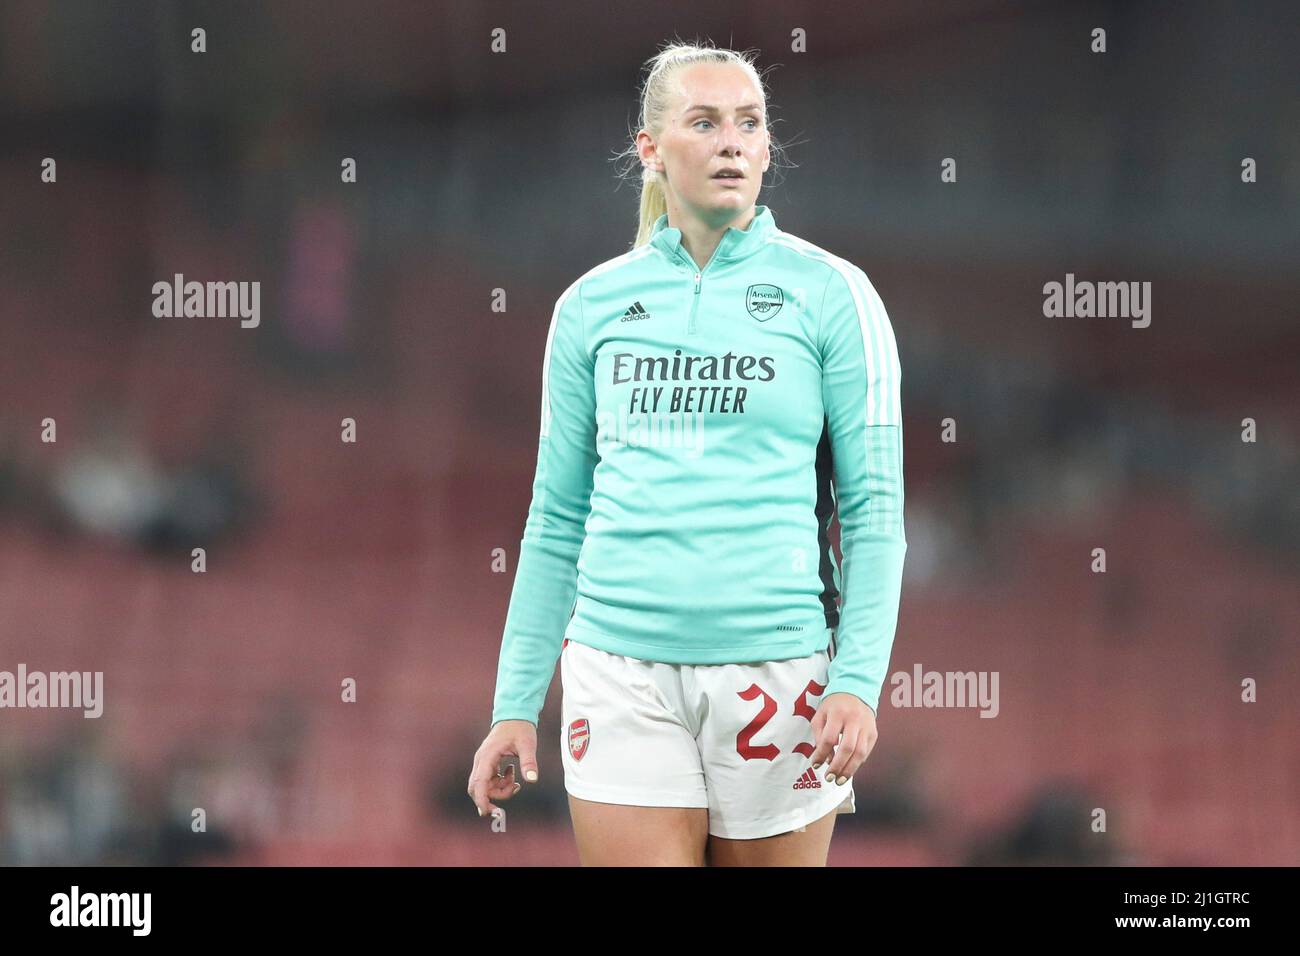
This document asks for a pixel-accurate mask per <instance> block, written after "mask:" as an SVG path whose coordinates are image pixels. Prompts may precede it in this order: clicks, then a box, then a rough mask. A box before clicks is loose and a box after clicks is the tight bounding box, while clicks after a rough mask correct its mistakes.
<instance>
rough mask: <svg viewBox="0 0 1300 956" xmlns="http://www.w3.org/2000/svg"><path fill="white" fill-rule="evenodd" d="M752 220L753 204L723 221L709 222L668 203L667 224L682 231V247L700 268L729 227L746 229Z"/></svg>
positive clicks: (707, 262)
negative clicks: (684, 212)
mask: <svg viewBox="0 0 1300 956" xmlns="http://www.w3.org/2000/svg"><path fill="white" fill-rule="evenodd" d="M753 220H754V207H753V206H750V207H749V208H748V209H745V210H743V211H742V212H740V213H739V214H737V215H736V216H735V217H733V218H732V219H729V220H726V221H725V222H722V223H711V222H706V221H703V220H701V219H699V218H697V217H695V216H687V215H685V214H683V213H682V211H681V207H679V206H676V204H675V203H669V204H668V225H670V226H672V227H674V228H676V229H680V230H681V231H682V247H683V248H684V249H685V250H686V252H687V253H688V254H689V255H690V257H691V258H692V259H694V260H695V264H696V265H697V266H698V267H699V268H700V269H703V268H704V267H705V266H706V265H708V264H709V260H710V259H711V258H713V253H714V252H716V251H717V249H718V243H720V242H721V241H722V237H723V235H725V234H726V231H727V230H728V229H729V228H731V227H733V226H734V227H735V228H737V229H746V228H748V227H749V224H750V223H751V222H753Z"/></svg>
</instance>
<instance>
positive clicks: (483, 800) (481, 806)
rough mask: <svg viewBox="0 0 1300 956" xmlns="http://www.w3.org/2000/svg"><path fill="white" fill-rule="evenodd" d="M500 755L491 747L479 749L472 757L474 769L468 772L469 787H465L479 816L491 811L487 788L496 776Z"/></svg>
mask: <svg viewBox="0 0 1300 956" xmlns="http://www.w3.org/2000/svg"><path fill="white" fill-rule="evenodd" d="M501 756H502V755H501V753H499V752H498V751H497V750H495V749H491V750H483V751H480V752H479V753H478V754H477V755H476V756H475V758H474V769H473V770H472V771H471V773H470V777H469V787H468V788H467V789H468V793H469V798H470V799H471V800H473V801H474V806H475V807H477V808H478V815H479V816H484V815H486V814H488V813H490V812H491V806H492V804H491V803H490V802H489V794H488V790H489V789H490V787H491V785H492V781H493V780H494V779H495V777H496V772H497V768H498V766H499V764H500V762H501Z"/></svg>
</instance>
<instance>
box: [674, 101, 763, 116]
mask: <svg viewBox="0 0 1300 956" xmlns="http://www.w3.org/2000/svg"><path fill="white" fill-rule="evenodd" d="M696 110H703V111H704V112H706V113H716V112H718V108H717V107H716V106H706V105H703V104H699V103H697V104H695V105H694V106H688V107H686V109H685V111H684V112H683V114H682V115H683V116H684V115H686V113H694V112H695V111H696ZM736 112H737V113H762V112H763V106H762V104H760V103H746V104H745V105H744V106H737V107H736Z"/></svg>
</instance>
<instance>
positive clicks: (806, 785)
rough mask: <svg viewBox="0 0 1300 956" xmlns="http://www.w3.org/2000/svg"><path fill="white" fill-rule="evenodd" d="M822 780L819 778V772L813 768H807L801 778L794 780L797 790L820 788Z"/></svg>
mask: <svg viewBox="0 0 1300 956" xmlns="http://www.w3.org/2000/svg"><path fill="white" fill-rule="evenodd" d="M821 788H822V782H821V781H820V780H818V779H817V774H815V773H813V772H812V771H811V770H805V771H804V772H803V774H802V775H800V777H799V779H798V780H796V781H795V782H794V789H795V790H820V789H821Z"/></svg>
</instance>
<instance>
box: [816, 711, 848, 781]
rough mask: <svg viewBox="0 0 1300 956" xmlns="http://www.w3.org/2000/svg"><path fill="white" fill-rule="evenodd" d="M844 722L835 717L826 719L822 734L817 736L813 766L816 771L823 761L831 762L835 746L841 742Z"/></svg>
mask: <svg viewBox="0 0 1300 956" xmlns="http://www.w3.org/2000/svg"><path fill="white" fill-rule="evenodd" d="M843 723H844V722H843V720H841V719H839V718H835V717H830V716H827V717H826V722H825V723H824V724H823V725H822V729H821V732H820V733H819V734H817V738H816V739H817V746H816V747H814V748H813V752H812V765H813V769H814V770H816V769H817V768H818V767H820V766H821V765H822V763H823V761H826V760H829V759H830V758H831V757H832V756H833V755H834V753H835V746H836V744H838V743H839V741H840V730H841V728H842V725H843Z"/></svg>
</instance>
